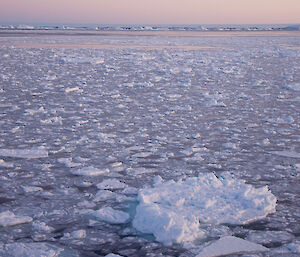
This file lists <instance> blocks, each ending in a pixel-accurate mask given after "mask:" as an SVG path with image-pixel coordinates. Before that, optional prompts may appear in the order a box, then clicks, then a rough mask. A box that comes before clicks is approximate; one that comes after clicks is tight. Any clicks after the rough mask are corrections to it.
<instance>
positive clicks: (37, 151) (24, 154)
mask: <svg viewBox="0 0 300 257" xmlns="http://www.w3.org/2000/svg"><path fill="white" fill-rule="evenodd" d="M0 156H5V157H16V158H24V159H37V158H45V157H48V152H47V151H46V150H45V149H44V148H31V149H0Z"/></svg>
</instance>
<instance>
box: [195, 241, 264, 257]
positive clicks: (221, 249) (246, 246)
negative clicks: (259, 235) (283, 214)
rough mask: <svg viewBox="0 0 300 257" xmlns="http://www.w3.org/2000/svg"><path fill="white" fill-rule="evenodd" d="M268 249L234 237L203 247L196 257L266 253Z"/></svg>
mask: <svg viewBox="0 0 300 257" xmlns="http://www.w3.org/2000/svg"><path fill="white" fill-rule="evenodd" d="M266 251H269V249H268V248H266V247H264V246H262V245H259V244H255V243H252V242H249V241H246V240H243V239H241V238H237V237H234V236H225V237H222V238H221V239H219V240H218V241H216V242H214V243H212V244H210V245H209V246H207V247H205V248H204V249H203V250H202V251H201V252H200V253H199V254H198V255H197V256H196V257H217V256H223V255H228V254H239V253H253V252H266Z"/></svg>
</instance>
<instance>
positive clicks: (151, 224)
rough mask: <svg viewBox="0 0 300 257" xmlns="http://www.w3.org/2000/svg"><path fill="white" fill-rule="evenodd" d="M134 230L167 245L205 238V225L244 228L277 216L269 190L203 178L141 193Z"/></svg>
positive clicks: (157, 186) (159, 185)
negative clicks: (202, 227) (259, 220)
mask: <svg viewBox="0 0 300 257" xmlns="http://www.w3.org/2000/svg"><path fill="white" fill-rule="evenodd" d="M138 200H139V204H138V206H137V208H136V215H135V217H134V220H133V226H134V227H135V228H136V229H137V230H139V231H141V232H142V233H148V234H153V235H154V236H155V238H156V240H157V241H160V242H162V243H165V244H171V243H184V242H187V241H192V240H194V239H196V238H198V237H201V236H204V235H205V231H203V230H201V227H200V226H201V223H210V224H215V225H218V224H244V223H248V222H251V221H254V220H256V219H260V218H264V217H266V215H268V214H269V213H273V212H275V207H276V197H275V196H274V195H273V194H272V193H271V192H270V191H269V190H268V187H267V186H265V187H262V188H255V187H253V186H251V185H247V184H245V183H244V181H242V180H238V179H234V178H232V177H231V176H229V175H224V176H222V177H220V178H217V177H216V176H215V175H214V174H212V173H209V174H203V175H200V176H199V177H195V178H188V179H186V180H180V181H178V182H175V181H173V180H171V181H168V182H159V183H156V184H155V185H154V186H153V187H151V188H144V189H141V190H140V192H139V195H138Z"/></svg>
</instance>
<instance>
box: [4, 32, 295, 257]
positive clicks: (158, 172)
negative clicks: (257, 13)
mask: <svg viewBox="0 0 300 257" xmlns="http://www.w3.org/2000/svg"><path fill="white" fill-rule="evenodd" d="M282 33H284V34H282V36H281V35H280V33H277V34H276V35H275V34H272V33H268V32H266V33H265V34H262V33H261V34H259V35H258V34H251V32H249V33H248V34H247V33H246V32H245V33H243V35H241V34H239V33H238V34H234V33H230V34H229V35H228V36H227V35H226V33H221V34H205V32H203V34H201V33H198V34H197V35H192V34H189V32H185V33H183V34H182V35H181V34H180V35H179V34H178V35H177V36H172V35H170V34H166V35H165V36H164V35H163V33H159V34H153V35H151V33H150V34H147V35H140V36H138V35H137V34H134V35H131V34H130V33H127V34H126V33H124V34H116V35H114V34H113V33H106V34H101V33H100V34H99V35H95V34H93V35H87V34H86V35H80V34H77V35H76V33H73V34H70V33H69V35H68V36H64V35H62V34H61V35H55V33H51V35H50V34H48V35H46V34H45V35H43V34H42V33H40V34H36V35H33V34H32V33H30V34H29V35H28V36H26V32H23V33H22V35H19V34H18V33H17V32H16V33H13V34H11V35H10V36H9V37H8V34H4V35H2V34H1V32H0V34H1V36H0V57H1V58H0V127H1V130H0V229H1V233H0V242H1V243H0V256H12V257H15V256H41V255H44V256H64V257H65V256H80V257H83V256H87V257H94V256H130V257H131V256H133V257H135V256H136V257H137V256H182V257H187V256H192V257H193V256H197V255H198V256H220V255H224V254H227V255H228V256H238V255H241V256H249V254H251V256H259V257H262V256H299V253H300V250H299V249H300V243H299V242H300V187H299V183H300V173H299V172H300V169H299V167H300V147H299V146H300V133H299V131H300V128H299V127H300V123H299V120H300V119H299V117H300V111H299V110H300V92H299V84H300V43H299V42H300V41H299V39H300V37H299V32H289V33H285V32H282ZM143 205H144V206H143ZM147 208H148V209H149V210H150V212H146V210H147ZM146 214H149V215H148V216H147V215H146ZM150 214H151V215H150ZM152 214H153V215H152ZM148 217H150V218H151V222H152V225H153V226H152V227H151V226H148V227H147V228H145V226H146V225H147V224H149V223H146V222H148V220H147V219H148ZM143 219H144V221H143ZM157 224H160V225H161V226H157ZM143 226H144V227H143ZM155 226H156V227H155ZM183 228H185V229H183ZM159 229H160V231H159ZM172 229H173V230H172ZM172 231H173V232H174V231H175V232H174V233H173V232H172ZM182 231H183V233H181V232H182ZM160 232H163V233H164V234H160ZM171 232H172V233H171ZM162 235H163V236H162ZM174 235H175V236H174ZM172 236H173V237H172ZM161 238H163V240H161ZM178 238H180V239H178ZM228 244H232V246H234V247H232V248H231V249H228V247H227V245H228Z"/></svg>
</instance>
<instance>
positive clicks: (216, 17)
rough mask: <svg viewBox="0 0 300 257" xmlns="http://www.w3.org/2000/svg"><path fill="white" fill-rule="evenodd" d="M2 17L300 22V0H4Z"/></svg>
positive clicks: (1, 1)
mask: <svg viewBox="0 0 300 257" xmlns="http://www.w3.org/2000/svg"><path fill="white" fill-rule="evenodd" d="M0 22H24V23H26V22H27V23H30V22H52V23H99V24H234V23H239V24H251V23H253V24H259V23H300V0H152V1H148V0H0Z"/></svg>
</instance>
